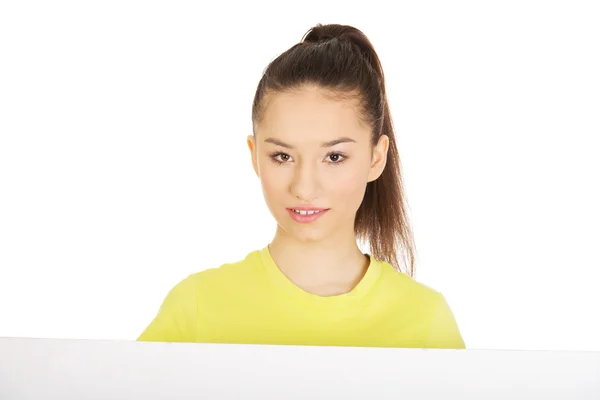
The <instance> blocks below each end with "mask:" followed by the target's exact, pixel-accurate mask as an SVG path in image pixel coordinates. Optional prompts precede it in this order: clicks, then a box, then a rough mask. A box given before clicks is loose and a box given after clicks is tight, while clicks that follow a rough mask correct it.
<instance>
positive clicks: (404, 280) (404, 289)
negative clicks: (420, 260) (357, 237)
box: [380, 261, 444, 307]
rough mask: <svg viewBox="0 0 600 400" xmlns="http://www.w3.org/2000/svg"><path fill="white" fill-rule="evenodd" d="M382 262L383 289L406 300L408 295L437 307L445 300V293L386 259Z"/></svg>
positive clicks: (421, 302)
mask: <svg viewBox="0 0 600 400" xmlns="http://www.w3.org/2000/svg"><path fill="white" fill-rule="evenodd" d="M380 263H381V282H380V286H381V288H382V289H383V290H385V291H389V292H390V293H394V294H395V295H396V296H398V297H402V299H403V300H406V298H407V297H408V298H411V299H412V300H414V301H418V302H419V304H421V305H422V306H425V305H431V306H434V307H435V306H438V305H439V303H440V302H442V301H444V298H443V295H442V294H441V293H440V292H439V291H437V290H436V289H434V288H432V287H430V286H428V285H426V284H424V283H422V282H419V281H417V280H416V279H415V278H413V277H411V276H410V275H408V274H406V273H405V272H400V271H397V270H395V269H394V268H393V267H392V266H391V265H390V264H388V263H386V262H384V261H380ZM412 300H411V301H412Z"/></svg>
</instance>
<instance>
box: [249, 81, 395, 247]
mask: <svg viewBox="0 0 600 400" xmlns="http://www.w3.org/2000/svg"><path fill="white" fill-rule="evenodd" d="M323 93H324V92H322V91H321V89H319V88H317V87H314V86H306V87H304V88H303V89H301V90H298V91H294V92H290V93H275V94H270V95H269V97H268V99H267V103H266V104H267V108H266V109H265V111H264V115H263V119H262V121H261V123H260V125H259V126H257V127H256V131H255V132H256V136H252V135H251V136H249V137H248V147H249V148H250V150H251V153H252V163H253V166H254V170H255V171H256V174H257V175H258V177H259V178H260V181H261V185H262V189H263V194H264V197H265V200H266V203H267V206H268V207H269V210H270V212H271V214H272V215H273V217H274V218H275V219H276V221H277V223H278V226H279V229H281V230H283V231H285V233H286V234H288V235H291V236H293V237H294V238H296V239H298V240H301V241H317V240H321V239H322V238H330V237H336V236H337V237H347V236H348V235H353V234H354V219H355V216H356V212H357V210H358V208H359V206H360V204H361V202H362V200H363V197H364V194H365V190H366V186H367V183H368V182H370V181H373V180H375V179H377V178H378V177H379V175H380V174H381V172H382V171H383V168H384V166H385V161H386V154H387V149H388V138H387V137H386V136H382V138H381V139H380V140H379V143H378V144H377V145H376V146H375V147H373V146H372V145H371V129H370V128H369V127H368V126H366V125H364V124H363V123H362V122H361V121H360V120H359V118H358V109H357V104H358V103H356V100H343V101H337V100H330V99H327V98H325V97H324V96H323ZM306 208H309V209H316V210H320V211H318V212H316V213H314V214H312V215H311V211H307V210H306ZM340 235H341V236H340Z"/></svg>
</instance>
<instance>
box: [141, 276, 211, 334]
mask: <svg viewBox="0 0 600 400" xmlns="http://www.w3.org/2000/svg"><path fill="white" fill-rule="evenodd" d="M198 290H199V288H198V284H197V279H195V275H190V276H189V277H187V278H186V279H184V280H182V281H181V282H179V283H178V284H177V285H175V286H174V287H173V288H172V289H171V290H170V291H169V293H168V294H167V296H166V297H165V299H164V300H163V302H162V304H161V306H160V309H159V311H158V313H157V315H156V316H155V317H154V319H153V320H152V321H151V322H150V324H149V325H148V326H147V327H146V329H145V330H144V331H143V332H142V334H141V335H140V336H139V337H138V339H137V340H138V341H147V342H194V341H195V340H196V337H197V335H196V329H197V320H198Z"/></svg>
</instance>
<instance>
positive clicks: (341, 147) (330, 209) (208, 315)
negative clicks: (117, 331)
mask: <svg viewBox="0 0 600 400" xmlns="http://www.w3.org/2000/svg"><path fill="white" fill-rule="evenodd" d="M252 123H253V134H252V135H250V136H249V137H248V138H247V143H248V148H249V150H250V154H251V159H252V165H253V168H254V171H255V172H256V175H257V176H258V177H259V178H260V182H261V185H262V190H263V193H264V198H265V200H266V203H267V206H268V208H269V210H270V212H271V213H272V215H273V217H274V218H275V219H276V221H277V230H276V232H275V235H274V238H273V240H272V241H271V242H270V244H268V245H266V246H265V247H264V248H262V249H258V250H255V251H252V252H250V253H249V254H248V255H247V256H246V258H245V259H243V260H240V261H238V262H233V263H228V264H224V265H221V266H220V267H218V268H211V269H208V270H205V271H202V272H198V273H196V274H193V275H191V276H189V277H187V278H186V279H183V280H182V281H181V282H180V283H178V284H177V285H176V286H175V287H174V288H173V289H172V290H171V291H170V292H169V293H168V295H167V296H166V298H165V300H164V302H163V304H162V306H161V308H160V310H159V312H158V314H157V315H156V317H155V318H154V320H153V321H152V322H151V323H150V324H149V326H148V327H147V328H146V329H145V330H144V332H143V333H142V334H141V336H140V337H139V338H138V340H142V341H165V342H204V343H243V344H286V345H328V346H380V347H417V348H465V344H464V341H463V339H462V337H461V334H460V331H459V329H458V326H457V324H456V321H455V318H454V316H453V314H452V311H451V310H450V308H449V306H448V304H447V302H446V300H445V298H444V297H443V295H442V294H440V293H439V292H437V291H435V290H433V289H431V288H429V287H427V286H425V285H423V284H421V283H418V282H416V280H414V278H413V276H414V275H413V273H414V244H413V239H412V233H411V229H410V227H409V223H408V217H407V213H406V209H405V207H406V205H405V199H404V197H403V187H402V181H401V173H400V160H399V157H398V149H397V147H396V143H395V136H394V130H393V125H392V118H391V116H390V113H389V108H388V104H387V99H386V91H385V83H384V74H383V71H382V68H381V64H380V62H379V58H378V56H377V54H376V52H375V50H374V49H373V46H372V45H371V43H370V41H369V40H368V38H367V37H366V36H365V35H364V34H363V33H362V32H361V31H360V30H358V29H356V28H354V27H351V26H346V25H321V24H318V25H316V26H315V27H313V28H311V29H310V30H309V31H308V33H307V34H306V35H305V36H304V38H303V39H302V41H301V42H300V43H298V44H296V45H294V46H292V47H291V48H290V49H289V50H287V51H286V52H285V53H283V54H281V55H280V56H279V57H278V58H276V59H275V60H274V61H272V62H271V63H270V64H269V66H268V68H267V69H266V70H265V72H264V74H263V76H262V79H261V80H260V82H259V84H258V88H257V91H256V95H255V98H254V103H253V106H252ZM360 241H365V242H366V243H368V244H369V246H370V249H371V251H370V253H367V254H363V253H362V252H361V250H360V249H359V246H358V242H360ZM399 252H401V253H403V255H404V256H405V257H403V260H404V261H405V264H406V272H402V269H401V266H400V262H399V257H398V256H397V254H398V253H399Z"/></svg>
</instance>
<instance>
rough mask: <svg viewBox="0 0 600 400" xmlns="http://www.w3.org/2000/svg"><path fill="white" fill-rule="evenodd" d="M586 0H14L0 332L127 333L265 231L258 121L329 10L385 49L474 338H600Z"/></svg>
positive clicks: (3, 113)
mask: <svg viewBox="0 0 600 400" xmlns="http://www.w3.org/2000/svg"><path fill="white" fill-rule="evenodd" d="M599 20H600V13H599V12H598V7H597V2H594V1H588V2H584V1H546V2H542V1H538V2H534V1H523V0H520V1H502V2H481V1H453V2H446V1H437V2H432V1H418V2H416V1H411V2H393V3H392V2H387V1H385V2H383V1H380V2H378V1H368V2H365V1H361V2H356V3H352V2H348V1H344V2H341V1H329V2H323V3H321V2H311V1H302V2H299V3H286V2H283V3H282V2H270V3H269V2H266V1H259V2H257V1H253V2H239V3H237V4H235V3H222V4H221V5H218V6H217V5H215V4H214V3H210V4H209V3H207V4H202V3H201V2H191V1H190V2H174V1H168V2H167V1H164V2H156V1H152V2H150V1H145V2H141V1H140V2H133V1H114V2H111V1H102V2H89V1H88V2H78V1H71V2H65V1H55V2H41V1H40V2H35V3H34V2H28V1H18V2H17V1H12V2H11V1H7V2H3V3H2V4H1V5H0V336H25V337H54V338H88V339H125V340H133V339H135V338H136V337H137V336H138V335H139V333H140V332H141V331H142V330H143V329H144V328H145V326H146V325H147V324H148V323H149V322H150V320H151V319H152V318H153V317H154V315H155V313H156V311H157V309H158V307H159V305H160V303H161V302H162V300H163V298H164V296H165V295H166V293H167V291H168V290H169V289H170V288H171V287H172V286H173V285H174V284H176V283H177V282H178V281H180V280H181V279H183V278H184V277H186V276H187V275H189V274H191V273H193V272H196V271H200V270H204V269H207V268H214V267H218V266H219V265H221V264H223V263H226V262H232V261H237V260H239V259H241V258H243V257H244V256H245V255H246V254H247V253H248V252H250V251H252V250H255V249H257V248H261V247H263V246H264V245H266V244H267V243H268V242H269V241H270V239H271V238H272V235H273V233H274V229H275V222H274V220H273V219H272V217H271V215H270V213H269V212H268V209H267V208H266V206H265V204H264V200H263V197H262V193H261V190H260V186H259V181H258V178H256V176H255V175H254V172H253V170H252V168H251V164H250V158H249V154H248V150H247V147H246V143H245V139H246V136H247V135H248V134H249V133H251V120H250V110H251V103H252V99H253V96H254V91H255V89H256V85H257V84H258V81H259V79H260V77H261V74H262V72H263V69H264V68H265V67H266V65H267V64H268V62H269V61H271V60H272V59H273V58H275V57H276V56H277V55H278V54H280V53H281V52H283V51H285V50H286V49H287V48H289V47H290V46H292V45H293V44H295V43H297V42H298V41H300V39H301V38H302V36H303V35H304V33H305V32H306V31H307V30H308V29H309V28H310V27H311V26H313V25H314V24H316V23H342V24H350V25H354V26H356V27H357V28H359V29H361V30H363V31H364V32H365V33H366V34H367V36H368V37H369V38H370V39H371V41H372V42H373V44H374V45H375V48H376V50H377V52H378V53H379V56H380V58H381V60H382V63H383V67H384V70H385V73H386V75H387V84H388V92H389V101H390V107H391V111H392V116H393V118H394V123H395V126H396V128H397V135H398V144H399V147H400V155H401V160H402V166H403V172H404V179H405V182H406V190H407V195H408V201H409V205H410V210H409V211H410V218H411V221H412V223H413V229H414V231H415V240H416V244H417V250H418V259H417V276H416V278H417V280H418V281H420V282H423V283H425V284H427V285H428V286H430V287H433V288H435V289H436V290H438V291H440V292H442V293H443V294H444V295H445V296H446V298H447V300H448V302H449V304H450V306H451V308H452V309H453V311H454V313H455V316H456V318H457V321H458V323H459V326H460V328H461V331H462V333H463V336H464V339H465V341H466V343H467V347H468V348H471V349H557V350H600V342H599V341H598V338H599V337H600V322H598V320H599V318H598V305H600V291H598V290H597V287H598V282H597V281H598V278H599V276H600V273H599V272H598V270H599V269H600V254H599V247H600V244H599V243H600V232H599V230H600V228H599V225H600V211H599V210H598V209H599V205H600V189H599V186H600V184H599V181H600V179H599V178H598V175H599V174H600V156H599V154H600V146H599V145H598V138H599V135H600V121H599V110H600V95H599V93H600V78H599V76H600V74H599V73H598V71H600V56H599V51H598V49H599V48H600V44H599V39H598V38H600V24H598V21H599Z"/></svg>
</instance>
